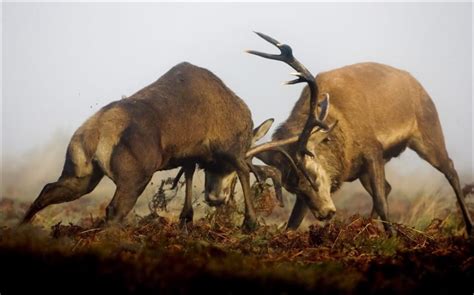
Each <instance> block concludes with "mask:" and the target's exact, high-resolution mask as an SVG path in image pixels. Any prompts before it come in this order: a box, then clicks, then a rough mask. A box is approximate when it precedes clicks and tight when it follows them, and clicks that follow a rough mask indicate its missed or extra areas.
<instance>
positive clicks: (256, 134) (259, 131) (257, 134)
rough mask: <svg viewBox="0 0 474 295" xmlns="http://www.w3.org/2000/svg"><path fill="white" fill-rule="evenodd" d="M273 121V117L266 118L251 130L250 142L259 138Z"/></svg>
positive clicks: (254, 141)
mask: <svg viewBox="0 0 474 295" xmlns="http://www.w3.org/2000/svg"><path fill="white" fill-rule="evenodd" d="M273 121H275V119H273V118H271V119H267V120H265V121H264V122H263V123H262V124H260V125H259V126H258V127H257V128H255V129H254V130H253V138H252V143H256V142H257V141H258V140H259V139H260V138H262V137H264V136H265V134H267V132H268V130H270V127H272V124H273Z"/></svg>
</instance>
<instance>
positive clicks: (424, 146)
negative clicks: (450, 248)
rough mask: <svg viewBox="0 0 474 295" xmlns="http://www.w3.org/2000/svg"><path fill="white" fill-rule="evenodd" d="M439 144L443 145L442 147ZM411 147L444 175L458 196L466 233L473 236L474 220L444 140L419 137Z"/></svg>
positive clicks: (412, 141)
mask: <svg viewBox="0 0 474 295" xmlns="http://www.w3.org/2000/svg"><path fill="white" fill-rule="evenodd" d="M436 143H438V144H436ZM439 143H441V145H440V144H439ZM409 147H410V148H411V149H412V150H414V151H415V152H416V153H417V154H418V155H419V156H420V157H421V158H422V159H423V160H425V161H426V162H428V163H430V164H431V166H433V167H434V168H436V169H437V170H438V171H440V172H441V173H443V174H444V176H445V177H446V179H447V180H448V181H449V184H450V185H451V187H452V188H453V190H454V192H455V194H456V198H457V201H458V204H459V206H460V208H461V212H462V216H463V219H464V223H465V224H466V231H467V233H468V235H472V234H473V231H472V227H473V224H472V219H471V216H470V214H469V211H468V209H467V207H466V203H465V202H464V194H463V192H462V190H461V184H460V182H459V177H458V174H457V172H456V169H455V168H454V164H453V161H452V160H451V159H450V158H449V156H448V152H447V151H446V148H445V146H444V140H443V139H442V138H441V140H437V139H436V138H429V139H425V138H423V136H418V137H415V138H413V139H412V140H411V141H410V143H409Z"/></svg>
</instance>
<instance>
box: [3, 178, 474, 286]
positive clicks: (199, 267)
mask: <svg viewBox="0 0 474 295" xmlns="http://www.w3.org/2000/svg"><path fill="white" fill-rule="evenodd" d="M254 191H257V190H254ZM270 191H271V190H269V188H268V187H264V188H263V189H261V190H259V195H258V196H257V197H256V202H257V204H256V208H258V210H259V213H260V216H261V220H266V221H268V222H267V224H265V223H263V222H261V226H260V227H259V229H258V230H257V231H256V232H255V233H252V234H249V235H247V234H243V233H242V232H241V230H240V228H239V224H240V223H241V221H242V214H241V211H242V208H240V207H239V206H238V205H237V204H239V201H238V200H237V202H235V203H232V204H231V205H230V206H227V207H224V208H220V209H219V210H210V209H204V210H203V211H204V212H203V213H202V214H201V215H200V216H199V217H198V218H196V219H197V220H196V221H195V222H194V225H193V226H192V227H191V228H189V229H188V231H187V232H184V231H183V230H181V229H180V228H179V226H178V223H177V218H176V217H160V216H158V215H157V214H152V213H150V214H147V215H141V216H140V215H137V214H131V215H130V216H129V218H128V220H127V222H126V223H124V224H123V225H120V226H113V227H97V223H98V222H99V218H98V217H97V216H100V214H101V213H100V212H103V211H102V210H103V207H104V204H99V205H98V204H96V203H93V202H83V203H81V202H80V201H79V202H75V203H70V204H65V205H61V206H57V207H55V208H52V209H51V210H48V211H45V212H44V213H43V214H40V215H39V218H37V220H35V222H34V225H30V226H25V227H16V226H14V225H15V223H16V222H18V220H19V218H20V217H21V216H22V214H23V212H24V211H25V210H26V207H27V206H26V204H23V203H20V202H17V201H14V200H10V199H7V198H3V199H2V200H1V201H0V222H1V224H2V226H1V228H0V261H1V265H2V270H3V271H2V274H1V276H0V278H1V281H0V292H1V294H15V293H24V292H26V291H27V289H29V288H31V287H32V286H33V287H34V288H35V292H40V293H43V292H45V293H65V292H66V291H67V292H68V293H73V294H79V293H81V294H84V293H85V292H101V291H104V292H118V293H156V292H159V293H180V294H184V293H191V292H193V293H195V292H197V293H200V292H206V293H209V292H211V293H214V292H215V293H217V292H219V293H226V294H227V293H232V294H235V293H244V292H249V290H251V291H252V292H255V293H257V292H259V293H271V294H274V293H279V294H289V293H297V294H304V293H314V292H318V293H323V294H325V293H339V294H374V293H384V294H387V293H388V294H401V293H403V294H410V293H413V294H414V293H420V292H424V293H426V292H428V293H430V294H433V293H436V294H438V293H456V291H457V293H459V294H461V293H464V294H472V292H473V291H474V287H473V285H472V281H473V279H474V243H473V240H472V239H469V238H467V237H466V236H464V233H463V227H462V222H461V219H460V214H459V212H457V209H456V207H449V206H447V203H446V200H444V199H443V198H442V197H439V198H433V197H431V198H428V196H426V197H424V196H423V195H421V194H420V195H419V196H417V197H416V198H414V199H413V200H409V201H407V202H409V203H408V204H407V203H402V201H401V200H397V199H396V196H394V197H393V202H394V203H392V204H391V205H392V206H391V209H392V210H394V212H395V214H394V215H395V218H394V220H396V221H397V222H396V223H394V224H393V228H394V231H395V233H396V235H394V236H391V237H390V236H388V235H387V234H386V233H385V231H384V230H383V228H382V223H381V222H380V221H379V220H371V219H369V218H366V217H364V216H362V215H358V214H353V213H350V214H349V213H348V212H346V213H344V212H342V213H341V212H339V213H338V215H337V216H336V218H335V219H334V220H332V221H331V222H328V223H325V224H321V223H314V224H311V225H310V226H309V227H307V228H306V229H303V230H300V231H285V230H284V228H282V227H281V226H280V225H281V224H282V222H283V221H284V220H285V219H286V218H287V216H288V215H286V216H285V214H287V211H288V209H285V210H286V211H285V210H283V209H282V208H278V207H276V206H274V205H275V204H274V203H273V204H271V203H272V202H274V198H271V197H268V196H269V195H270V196H271V193H270ZM429 201H431V202H433V203H434V204H429ZM179 202H181V200H179ZM397 202H399V203H397ZM397 206H400V208H397ZM401 208H410V210H405V214H403V215H397V214H398V213H397V212H398V211H400V212H401V211H403V210H402V209H401ZM397 209H398V210H397ZM84 212H86V213H84ZM158 213H159V214H161V213H164V212H161V211H158ZM178 213H179V212H178ZM94 216H95V217H94ZM60 220H64V222H59V221H60ZM68 221H71V223H68ZM270 221H275V222H270ZM401 221H403V222H401ZM18 279H21V281H22V282H23V283H18Z"/></svg>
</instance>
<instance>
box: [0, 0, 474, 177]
mask: <svg viewBox="0 0 474 295" xmlns="http://www.w3.org/2000/svg"><path fill="white" fill-rule="evenodd" d="M2 29H3V42H2V52H3V55H2V62H3V65H2V84H3V89H2V104H3V106H2V143H3V162H5V161H6V160H9V159H15V158H21V156H22V155H23V154H25V153H27V152H28V151H31V150H34V149H37V148H38V147H40V146H43V145H45V144H46V143H48V141H50V140H52V138H53V137H54V136H55V134H58V132H61V133H63V134H66V135H67V136H68V137H69V136H71V135H72V133H73V132H74V130H75V129H76V128H78V127H79V126H80V125H81V123H82V122H84V121H85V120H86V119H87V118H88V117H89V116H90V115H92V114H93V113H94V112H96V111H97V110H99V109H100V107H102V106H104V105H106V104H107V103H109V102H111V101H113V100H117V99H120V97H121V96H122V95H131V94H133V93H134V92H136V91H138V90H140V89H141V88H143V87H145V86H147V85H148V84H150V83H151V82H153V81H155V80H156V79H158V78H159V77H160V76H161V75H162V74H164V73H165V72H166V71H167V70H168V69H170V68H171V67H172V66H174V65H175V64H177V63H179V62H181V61H189V62H191V63H194V64H196V65H198V66H201V67H205V68H208V69H209V70H211V71H212V72H214V73H215V74H216V75H217V76H219V77H220V78H221V79H222V80H223V81H224V82H225V83H226V84H227V85H228V86H229V87H230V88H231V89H232V90H233V91H234V92H236V93H237V94H238V95H239V96H240V97H241V98H242V99H244V100H245V102H246V103H247V104H248V106H249V108H250V109H251V111H252V114H253V119H254V124H255V125H258V124H260V122H262V121H263V120H265V119H267V118H269V117H273V118H275V122H276V124H275V126H274V128H275V127H276V126H277V125H278V123H280V122H283V121H284V120H285V119H286V118H287V116H288V114H289V112H290V110H291V108H292V106H293V104H294V103H295V102H296V100H297V98H298V96H299V94H300V91H301V88H302V85H299V86H283V85H282V84H281V82H283V81H286V80H288V79H291V76H289V75H288V73H290V72H292V69H290V68H289V67H288V66H286V65H284V64H282V63H278V62H273V61H268V60H264V59H261V58H258V57H255V56H251V55H249V54H246V53H244V50H245V49H256V50H260V51H267V52H271V51H274V49H273V48H272V47H271V46H270V45H268V44H267V43H266V42H265V41H263V40H262V39H260V38H258V37H257V36H256V35H255V34H253V33H252V31H254V30H256V31H261V32H265V33H267V34H269V35H271V36H273V37H275V38H276V39H278V40H279V41H281V42H284V43H287V44H290V45H291V46H292V47H293V49H294V54H295V56H296V57H297V58H298V59H299V60H300V61H301V62H303V63H304V64H305V65H306V66H307V68H308V69H310V71H311V72H312V73H313V74H316V73H318V72H322V71H327V70H330V69H334V68H337V67H341V66H344V65H348V64H353V63H358V62H363V61H375V62H380V63H385V64H389V65H392V66H395V67H398V68H401V69H404V70H407V71H409V72H411V73H412V74H413V75H414V76H415V77H416V78H417V79H418V80H419V81H420V82H421V84H422V85H423V86H424V87H425V89H426V90H427V91H428V93H430V95H431V96H432V98H433V101H434V103H435V105H436V107H437V109H438V113H439V115H440V119H441V124H442V127H443V130H444V134H445V138H446V142H447V148H448V152H449V153H450V156H451V158H452V159H453V160H454V163H455V165H456V167H457V169H458V171H460V172H461V173H464V175H466V173H467V174H468V175H469V174H470V176H468V178H469V177H470V178H471V179H472V172H471V171H472V169H473V168H472V167H473V162H472V150H473V146H472V136H473V129H472V128H473V127H472V4H471V3H461V4H443V3H436V4H430V3H426V4H404V3H385V4H372V3H363V4H355V3H351V4H346V3H335V4H324V3H304V4H294V3H279V4H272V3H265V4H250V3H240V4H218V3H208V4H190V3H182V4H172V3H155V4H150V3H148V4H131V3H129V4H127V3H107V4H91V3H81V4H67V3H50V4H31V3H30V4H28V3H24V4H13V3H4V4H3V14H2ZM183 115H185V114H183ZM274 128H272V131H273V130H274ZM65 144H66V143H65ZM65 150H66V146H64V151H65ZM416 158H417V157H416V156H415V155H413V154H411V155H408V156H405V157H402V159H401V160H400V161H398V163H397V164H395V165H396V166H395V167H397V169H400V170H403V169H405V168H407V167H408V168H409V169H416V168H417V167H419V166H420V167H425V166H424V165H426V164H424V163H423V162H422V161H421V160H414V159H416ZM430 169H431V168H430ZM471 181H472V180H471Z"/></svg>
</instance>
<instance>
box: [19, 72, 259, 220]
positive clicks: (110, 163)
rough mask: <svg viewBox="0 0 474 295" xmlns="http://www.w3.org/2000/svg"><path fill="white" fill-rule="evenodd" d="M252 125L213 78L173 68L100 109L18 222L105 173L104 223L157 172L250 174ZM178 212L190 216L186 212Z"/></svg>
mask: <svg viewBox="0 0 474 295" xmlns="http://www.w3.org/2000/svg"><path fill="white" fill-rule="evenodd" d="M236 114H238V115H236ZM252 127H253V123H252V120H251V114H250V110H249V109H248V107H247V105H246V104H245V103H244V102H243V101H242V100H241V99H240V98H239V97H238V96H237V95H235V94H234V93H233V92H232V91H231V90H230V89H229V88H227V87H226V86H225V85H224V83H223V82H222V81H221V80H220V79H219V78H218V77H216V76H215V75H214V74H212V73H211V72H210V71H208V70H206V69H203V68H199V67H196V66H194V65H191V64H189V63H181V64H178V65H176V66H175V67H173V68H172V69H171V70H169V71H168V72H167V73H166V74H164V75H163V76H162V77H160V78H159V79H158V80H157V81H156V82H154V83H152V84H151V85H149V86H147V87H145V88H143V89H142V90H140V91H138V92H137V93H135V94H134V95H132V96H131V97H129V98H125V99H121V100H119V101H115V102H112V103H110V104H109V105H107V106H105V107H103V108H102V109H101V110H100V111H98V112H97V113H96V114H94V115H93V116H92V117H90V118H89V119H88V120H87V121H86V122H85V123H84V124H83V125H82V126H81V127H80V128H79V129H78V130H77V131H76V132H75V133H74V135H73V136H72V139H71V141H70V144H69V147H68V150H67V155H66V161H65V165H64V169H63V173H62V175H61V177H60V178H59V180H58V181H57V182H55V183H52V184H48V185H46V186H45V188H44V189H43V191H42V192H41V193H40V195H39V197H38V198H37V199H36V200H35V202H34V203H33V204H32V206H31V208H30V210H29V211H28V212H27V214H26V216H25V218H24V221H29V220H30V219H31V218H32V217H33V216H34V215H35V214H36V213H37V212H38V211H39V210H41V209H43V208H44V207H46V206H48V205H50V204H56V203H61V202H65V201H71V200H74V199H77V198H79V197H80V196H82V195H84V194H85V193H87V192H90V191H91V190H92V189H93V188H94V187H95V186H96V185H97V183H98V182H99V181H100V179H101V178H102V176H103V175H104V174H105V175H107V176H108V177H109V178H111V179H112V180H113V181H114V182H115V184H116V185H117V190H116V192H115V195H114V198H113V200H112V202H111V204H110V205H109V206H108V208H107V218H108V219H109V220H121V219H123V218H124V217H125V216H126V215H127V213H128V212H129V211H130V210H131V209H132V207H133V205H134V204H135V202H136V199H137V198H138V196H139V195H140V194H141V192H142V191H143V189H144V188H145V186H146V184H147V183H148V181H149V179H150V178H151V176H152V175H153V173H154V172H155V171H157V170H164V169H171V168H175V167H179V166H185V167H187V171H188V172H189V173H188V174H187V175H188V176H191V177H192V172H193V171H194V168H192V169H191V167H194V166H195V164H199V165H201V166H202V167H204V168H205V169H209V170H213V169H217V168H219V170H220V171H224V172H225V171H226V170H236V169H241V170H242V169H243V172H242V173H243V174H245V172H247V174H248V171H246V169H247V168H246V166H245V164H244V163H245V162H244V157H245V152H246V151H247V149H248V148H249V147H250V145H251V141H252ZM226 167H227V168H226ZM230 167H232V168H230ZM189 174H190V175H189ZM249 210H250V211H253V209H252V208H250V209H249ZM184 211H186V212H184ZM183 212H184V215H186V216H185V217H187V218H188V217H191V218H192V208H189V206H187V208H185V209H183ZM249 214H250V215H252V214H253V212H249ZM249 218H250V219H252V218H254V216H250V217H249ZM247 221H248V222H249V221H250V222H252V221H253V220H247Z"/></svg>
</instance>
